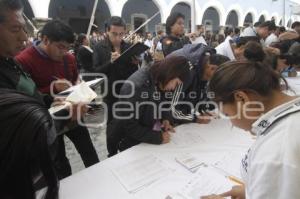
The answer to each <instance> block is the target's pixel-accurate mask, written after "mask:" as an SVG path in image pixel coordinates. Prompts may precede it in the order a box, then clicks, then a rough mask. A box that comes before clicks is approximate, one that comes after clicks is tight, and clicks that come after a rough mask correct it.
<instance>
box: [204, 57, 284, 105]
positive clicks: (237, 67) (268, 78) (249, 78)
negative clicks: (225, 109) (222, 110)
mask: <svg viewBox="0 0 300 199" xmlns="http://www.w3.org/2000/svg"><path fill="white" fill-rule="evenodd" d="M262 61H263V57H260V58H259V59H258V60H249V61H232V62H227V63H225V64H223V65H222V66H220V67H219V68H218V69H217V71H216V72H215V74H214V75H213V77H212V79H211V81H210V83H209V91H210V92H213V93H214V96H215V98H214V99H213V100H214V101H216V102H224V103H228V102H233V101H234V92H235V91H238V90H241V91H242V90H244V91H253V92H255V93H258V94H259V95H261V96H270V95H271V93H272V91H274V90H280V89H281V86H280V80H281V78H282V77H281V76H280V74H278V73H276V72H275V71H274V70H273V69H272V68H271V67H270V66H266V65H265V64H264V63H263V62H262Z"/></svg>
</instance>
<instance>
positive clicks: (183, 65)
mask: <svg viewBox="0 0 300 199" xmlns="http://www.w3.org/2000/svg"><path fill="white" fill-rule="evenodd" d="M150 71H151V74H152V76H153V79H154V81H155V83H157V84H161V85H162V86H165V85H166V84H167V83H168V82H169V81H170V80H172V79H174V78H179V79H180V80H181V81H185V80H186V79H187V78H188V76H189V73H190V70H189V64H188V61H187V59H186V58H184V57H182V56H170V57H167V58H165V59H163V60H161V61H158V62H155V63H154V64H153V65H152V66H151V68H150Z"/></svg>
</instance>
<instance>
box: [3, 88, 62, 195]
mask: <svg viewBox="0 0 300 199" xmlns="http://www.w3.org/2000/svg"><path fill="white" fill-rule="evenodd" d="M0 96H1V97H0V110H1V112H0V129H1V133H0V146H1V147H0V170H1V173H0V187H1V189H0V196H1V198H3V199H6V198H32V199H33V198H37V197H36V191H37V190H39V189H41V188H44V187H45V188H46V191H45V194H44V197H43V198H45V199H56V198H58V188H59V187H58V179H57V176H56V172H55V169H54V164H53V161H52V158H53V156H55V152H56V150H55V147H51V148H50V149H49V147H48V146H51V145H53V144H54V141H55V136H56V130H55V128H54V123H53V120H52V118H51V116H50V114H49V112H48V109H47V108H46V107H45V106H44V104H43V103H41V102H40V101H39V100H37V99H35V98H33V97H31V96H28V95H26V94H23V93H21V92H18V91H16V90H11V89H2V88H0ZM51 149H53V150H51Z"/></svg>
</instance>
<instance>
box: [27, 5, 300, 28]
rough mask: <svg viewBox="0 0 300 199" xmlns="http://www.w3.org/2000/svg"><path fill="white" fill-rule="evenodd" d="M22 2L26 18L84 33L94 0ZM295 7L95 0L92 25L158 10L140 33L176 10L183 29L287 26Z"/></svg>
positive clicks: (134, 19)
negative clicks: (182, 19)
mask: <svg viewBox="0 0 300 199" xmlns="http://www.w3.org/2000/svg"><path fill="white" fill-rule="evenodd" d="M294 1H295V0H294ZM296 1H298V0H296ZM24 2H25V5H26V9H25V14H27V15H29V18H34V20H38V19H48V18H54V19H61V20H63V21H65V22H66V23H69V24H70V25H71V26H72V27H73V28H74V30H75V31H76V32H86V31H87V29H88V25H89V21H90V18H91V13H92V8H93V6H94V2H95V0H28V2H26V0H24ZM296 7H299V4H297V3H295V2H292V1H289V0H249V1H245V0H99V3H98V7H97V10H96V15H95V25H97V26H98V29H99V30H104V24H105V21H106V20H107V19H109V18H110V17H111V16H121V17H122V18H123V19H124V20H125V21H126V24H127V28H128V29H129V30H133V29H135V28H136V27H138V26H139V25H141V24H142V23H143V22H145V21H146V20H147V19H148V18H150V17H151V16H153V15H154V14H155V13H157V12H158V11H159V12H160V14H159V15H157V16H156V17H155V18H154V19H153V20H152V21H151V22H150V23H148V24H147V25H146V26H145V28H144V29H142V31H143V32H146V31H149V32H155V31H157V30H158V29H161V28H162V26H163V24H164V23H165V22H166V19H167V17H168V16H169V14H170V13H171V12H174V11H178V12H181V13H183V14H184V15H185V17H186V20H185V23H186V24H185V25H186V29H187V31H190V30H191V29H192V28H191V26H192V24H195V25H205V26H206V28H207V29H208V30H212V31H217V30H218V29H219V28H220V26H221V27H224V26H234V27H239V26H244V25H245V24H253V23H255V22H257V21H265V20H271V19H273V20H275V23H276V24H277V25H283V26H286V27H289V26H291V24H292V23H293V22H294V21H299V20H300V17H299V15H297V14H299V13H297V12H296V11H295V10H296V9H295V8H296ZM193 9H194V10H193ZM192 15H194V17H193V16H192ZM284 15H285V17H283V16H284Z"/></svg>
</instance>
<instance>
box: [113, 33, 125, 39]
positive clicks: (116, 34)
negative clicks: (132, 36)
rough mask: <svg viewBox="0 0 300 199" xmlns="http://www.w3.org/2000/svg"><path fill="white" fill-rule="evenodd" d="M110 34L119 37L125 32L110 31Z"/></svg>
mask: <svg viewBox="0 0 300 199" xmlns="http://www.w3.org/2000/svg"><path fill="white" fill-rule="evenodd" d="M110 34H111V36H113V37H119V38H123V37H124V36H125V33H123V32H120V33H117V32H110Z"/></svg>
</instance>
